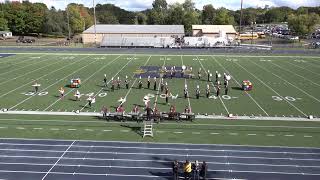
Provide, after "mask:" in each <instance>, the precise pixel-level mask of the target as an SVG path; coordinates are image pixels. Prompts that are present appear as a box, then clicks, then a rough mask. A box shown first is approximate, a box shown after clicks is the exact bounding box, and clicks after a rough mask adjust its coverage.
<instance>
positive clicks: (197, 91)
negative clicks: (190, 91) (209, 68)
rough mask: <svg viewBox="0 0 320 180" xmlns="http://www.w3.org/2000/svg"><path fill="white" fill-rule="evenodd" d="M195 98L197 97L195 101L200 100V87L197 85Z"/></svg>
mask: <svg viewBox="0 0 320 180" xmlns="http://www.w3.org/2000/svg"><path fill="white" fill-rule="evenodd" d="M196 96H197V99H199V98H200V87H199V85H197V89H196Z"/></svg>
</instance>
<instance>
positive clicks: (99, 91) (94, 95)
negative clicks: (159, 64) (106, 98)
mask: <svg viewBox="0 0 320 180" xmlns="http://www.w3.org/2000/svg"><path fill="white" fill-rule="evenodd" d="M133 59H134V58H132V59H130V60H129V61H128V62H127V63H126V64H125V65H124V66H122V68H121V69H120V70H119V71H118V72H117V73H116V74H115V75H113V76H112V77H115V76H117V75H118V74H119V73H120V72H121V71H122V70H123V69H124V68H125V67H127V66H128V64H129V63H130V62H131V61H132V60H133ZM103 69H104V68H103ZM91 77H92V76H91ZM110 82H111V79H110V80H109V81H108V83H107V84H109V83H110ZM102 90H104V87H102V88H101V89H100V90H99V91H98V92H97V93H96V95H94V96H93V97H96V96H97V95H98V94H99V93H100V92H101V91H102ZM88 104H89V102H87V103H86V104H85V105H84V106H83V107H82V108H81V109H80V112H81V111H82V110H83V109H84V108H86V107H87V105H88Z"/></svg>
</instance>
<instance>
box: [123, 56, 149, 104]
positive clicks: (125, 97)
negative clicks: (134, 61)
mask: <svg viewBox="0 0 320 180" xmlns="http://www.w3.org/2000/svg"><path fill="white" fill-rule="evenodd" d="M150 59H151V56H149V58H148V59H147V61H146V62H145V63H144V64H143V65H144V66H146V65H147V64H148V62H149V61H150ZM134 76H135V74H134V75H133V76H132V78H134ZM137 80H138V78H135V80H134V81H133V83H132V85H131V86H130V89H129V90H128V92H127V94H126V95H125V96H124V99H127V97H128V95H129V94H130V92H131V90H132V88H133V86H134V85H135V83H136V82H137Z"/></svg>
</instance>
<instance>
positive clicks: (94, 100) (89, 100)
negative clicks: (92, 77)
mask: <svg viewBox="0 0 320 180" xmlns="http://www.w3.org/2000/svg"><path fill="white" fill-rule="evenodd" d="M87 100H88V104H89V107H90V108H91V106H92V104H94V103H95V102H96V98H95V97H91V96H89V98H88V99H87Z"/></svg>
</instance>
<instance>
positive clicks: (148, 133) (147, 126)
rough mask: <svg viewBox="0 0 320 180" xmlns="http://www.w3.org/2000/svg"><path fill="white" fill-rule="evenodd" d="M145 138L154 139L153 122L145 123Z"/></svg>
mask: <svg viewBox="0 0 320 180" xmlns="http://www.w3.org/2000/svg"><path fill="white" fill-rule="evenodd" d="M145 136H151V137H153V130H152V121H144V128H143V137H145Z"/></svg>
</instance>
